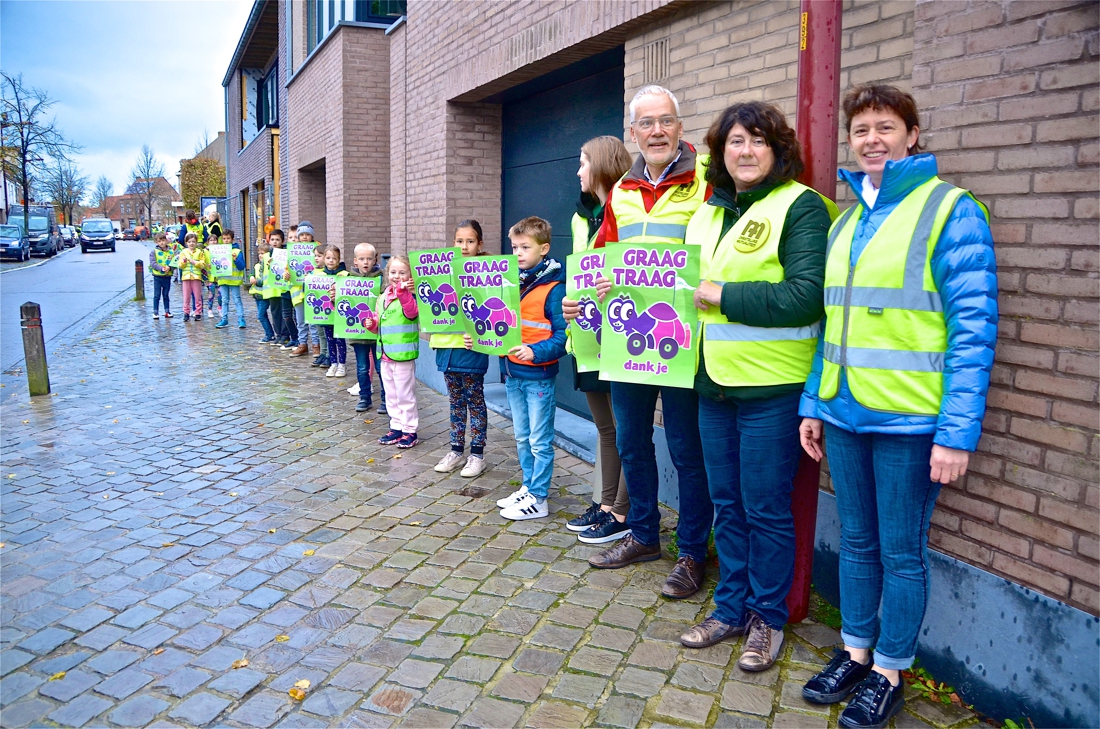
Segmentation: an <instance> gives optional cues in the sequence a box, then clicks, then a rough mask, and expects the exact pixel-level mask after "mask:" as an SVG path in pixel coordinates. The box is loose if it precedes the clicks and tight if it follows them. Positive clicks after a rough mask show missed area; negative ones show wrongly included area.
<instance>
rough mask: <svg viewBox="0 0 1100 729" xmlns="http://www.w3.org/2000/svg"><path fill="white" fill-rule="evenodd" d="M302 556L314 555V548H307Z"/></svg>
mask: <svg viewBox="0 0 1100 729" xmlns="http://www.w3.org/2000/svg"><path fill="white" fill-rule="evenodd" d="M302 556H303V557H312V556H313V550H312V549H307V550H306V551H304V552H302Z"/></svg>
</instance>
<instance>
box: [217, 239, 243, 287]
mask: <svg viewBox="0 0 1100 729" xmlns="http://www.w3.org/2000/svg"><path fill="white" fill-rule="evenodd" d="M240 252H241V249H240V248H238V247H237V246H233V247H232V248H230V249H229V265H231V266H232V267H233V273H232V275H229V276H221V277H219V278H217V279H215V280H216V281H217V283H218V285H219V286H240V285H241V282H242V281H244V269H243V268H237V255H238V254H239V253H240Z"/></svg>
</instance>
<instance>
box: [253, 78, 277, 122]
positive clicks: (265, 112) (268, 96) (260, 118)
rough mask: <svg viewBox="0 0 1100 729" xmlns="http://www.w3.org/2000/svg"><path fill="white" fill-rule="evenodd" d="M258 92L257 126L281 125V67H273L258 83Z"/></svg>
mask: <svg viewBox="0 0 1100 729" xmlns="http://www.w3.org/2000/svg"><path fill="white" fill-rule="evenodd" d="M257 92H258V93H257V94H256V126H257V127H258V128H259V129H263V128H264V127H277V126H279V67H278V66H275V67H273V68H272V69H271V70H270V71H269V72H268V74H267V76H265V77H264V78H263V80H262V81H260V82H259V83H258V88H257Z"/></svg>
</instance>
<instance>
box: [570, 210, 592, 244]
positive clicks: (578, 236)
mask: <svg viewBox="0 0 1100 729" xmlns="http://www.w3.org/2000/svg"><path fill="white" fill-rule="evenodd" d="M570 228H571V229H572V232H573V252H574V253H584V252H585V251H587V250H591V249H592V244H593V243H594V242H595V241H596V236H595V235H593V236H589V235H588V220H586V219H585V218H582V217H581V216H580V213H573V220H572V221H571V222H570ZM597 232H599V231H597Z"/></svg>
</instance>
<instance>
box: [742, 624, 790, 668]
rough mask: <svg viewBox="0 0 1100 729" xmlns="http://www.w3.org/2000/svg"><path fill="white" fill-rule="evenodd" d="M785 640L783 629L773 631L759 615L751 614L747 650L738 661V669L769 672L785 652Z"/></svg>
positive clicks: (746, 643) (746, 642)
mask: <svg viewBox="0 0 1100 729" xmlns="http://www.w3.org/2000/svg"><path fill="white" fill-rule="evenodd" d="M783 639H784V635H783V630H782V629H779V630H773V629H772V628H771V627H769V626H768V624H767V623H765V622H764V621H763V620H762V619H761V618H760V616H759V615H757V614H755V613H751V614H750V615H749V620H748V637H746V638H745V650H744V652H743V653H742V654H741V657H740V658H739V659H738V660H737V667H738V668H740V669H741V670H742V671H749V672H751V673H756V672H759V671H766V670H768V669H769V668H771V667H772V664H773V663H775V659H776V658H778V657H779V653H780V651H782V650H783Z"/></svg>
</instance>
